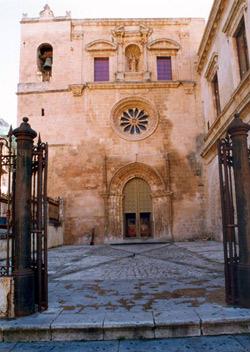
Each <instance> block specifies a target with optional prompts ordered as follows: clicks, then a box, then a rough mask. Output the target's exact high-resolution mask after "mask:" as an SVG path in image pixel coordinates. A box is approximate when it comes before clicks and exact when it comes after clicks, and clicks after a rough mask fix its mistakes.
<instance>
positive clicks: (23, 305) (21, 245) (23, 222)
mask: <svg viewBox="0 0 250 352" xmlns="http://www.w3.org/2000/svg"><path fill="white" fill-rule="evenodd" d="M13 135H14V136H15V137H16V142H17V160H16V189H15V199H14V204H15V209H14V214H15V218H14V234H15V260H14V273H13V274H14V281H15V315H16V316H24V315H29V314H32V313H33V312H34V311H35V292H34V272H33V270H32V269H31V178H32V147H33V139H34V138H35V137H36V135H37V133H36V132H35V131H34V130H32V129H31V127H30V125H29V124H28V118H27V117H24V118H23V122H22V123H21V125H20V127H18V128H16V129H15V130H14V131H13Z"/></svg>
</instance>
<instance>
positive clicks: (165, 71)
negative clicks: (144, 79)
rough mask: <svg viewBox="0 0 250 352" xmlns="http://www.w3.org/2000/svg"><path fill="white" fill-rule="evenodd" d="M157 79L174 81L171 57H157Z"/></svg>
mask: <svg viewBox="0 0 250 352" xmlns="http://www.w3.org/2000/svg"><path fill="white" fill-rule="evenodd" d="M157 79H158V80H159V81H168V80H172V65H171V57H157Z"/></svg>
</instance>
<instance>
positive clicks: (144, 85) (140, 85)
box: [86, 81, 181, 89]
mask: <svg viewBox="0 0 250 352" xmlns="http://www.w3.org/2000/svg"><path fill="white" fill-rule="evenodd" d="M180 85H181V81H166V82H158V81H155V82H87V83H86V87H87V88H89V89H131V88H134V89H148V88H178V87H179V86H180Z"/></svg>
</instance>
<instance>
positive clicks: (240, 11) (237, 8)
mask: <svg viewBox="0 0 250 352" xmlns="http://www.w3.org/2000/svg"><path fill="white" fill-rule="evenodd" d="M246 9H247V2H246V0H237V1H235V2H234V4H233V6H232V8H231V10H230V13H229V15H228V18H227V20H226V22H225V24H224V26H223V28H222V32H223V33H226V34H227V35H228V36H233V35H234V33H235V31H236V29H237V26H238V24H239V22H240V20H241V18H242V17H243V16H244V12H245V11H246Z"/></svg>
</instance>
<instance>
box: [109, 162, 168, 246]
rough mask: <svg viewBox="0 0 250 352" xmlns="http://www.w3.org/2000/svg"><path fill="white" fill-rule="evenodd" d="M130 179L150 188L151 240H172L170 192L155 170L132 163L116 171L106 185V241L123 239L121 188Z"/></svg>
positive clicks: (144, 165) (141, 164)
mask: <svg viewBox="0 0 250 352" xmlns="http://www.w3.org/2000/svg"><path fill="white" fill-rule="evenodd" d="M133 178H141V179H143V180H144V181H146V182H147V183H148V185H149V187H150V191H151V197H152V206H153V214H152V215H153V217H152V230H153V231H152V232H153V233H152V235H153V238H165V239H172V231H171V224H172V219H171V195H172V193H171V192H168V191H167V190H166V184H165V182H164V181H163V179H162V177H161V175H160V174H159V173H158V172H157V171H156V170H154V169H153V168H152V167H150V166H148V165H146V164H143V163H140V162H135V163H131V164H128V165H126V166H124V167H122V168H121V169H119V170H118V171H117V172H116V173H115V174H114V176H113V177H112V179H111V182H110V184H109V189H108V203H107V206H108V211H107V213H108V224H109V226H108V233H107V238H106V241H110V240H122V239H123V238H124V219H123V189H124V187H125V185H126V184H127V182H128V181H129V180H131V179H133Z"/></svg>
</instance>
